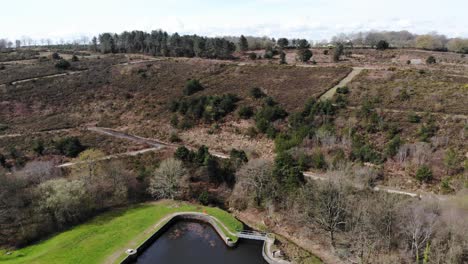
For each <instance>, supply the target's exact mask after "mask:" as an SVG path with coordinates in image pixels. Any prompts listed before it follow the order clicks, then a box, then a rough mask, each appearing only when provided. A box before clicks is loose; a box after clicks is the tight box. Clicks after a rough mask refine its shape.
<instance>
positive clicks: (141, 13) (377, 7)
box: [0, 0, 468, 40]
mask: <svg viewBox="0 0 468 264" xmlns="http://www.w3.org/2000/svg"><path fill="white" fill-rule="evenodd" d="M0 1H1V2H2V3H0V8H1V12H0V13H1V15H0V38H8V39H10V40H14V39H20V38H21V37H23V36H29V37H31V38H33V39H41V38H50V39H53V40H59V39H64V40H72V39H76V38H78V37H79V36H82V35H84V36H89V37H90V36H94V35H97V34H99V33H102V32H117V33H120V32H122V31H125V30H144V31H151V30H154V29H163V30H166V31H168V32H170V33H174V32H179V33H181V34H198V35H204V36H226V35H241V34H243V35H252V36H265V35H266V36H270V37H275V38H278V37H288V38H305V39H309V40H322V39H330V38H331V37H332V36H334V35H336V34H338V33H341V32H344V33H351V32H358V31H368V30H408V31H410V32H413V33H419V34H424V33H428V32H434V31H435V32H438V33H441V34H445V35H447V36H449V37H468V0H445V1H440V0H424V1H423V0H389V1H382V0H327V1H326V0H293V1H292V0H251V1H247V0H219V1H215V0H199V1H195V0H177V1H174V0H165V1H162V0H125V1H123V0H75V1H69V0H40V1H39V0H21V1H19V0H18V1H17V0H0Z"/></svg>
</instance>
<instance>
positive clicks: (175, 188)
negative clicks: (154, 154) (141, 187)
mask: <svg viewBox="0 0 468 264" xmlns="http://www.w3.org/2000/svg"><path fill="white" fill-rule="evenodd" d="M185 174H186V170H185V168H184V166H183V164H182V162H181V161H180V160H176V159H173V158H169V159H166V160H164V161H162V162H161V164H160V165H159V168H157V169H156V171H155V172H154V175H153V177H152V178H151V180H150V186H149V187H148V192H149V193H150V194H151V195H152V196H153V197H155V198H158V199H164V198H169V199H174V198H176V197H177V196H178V195H179V194H180V187H181V181H182V178H183V176H184V175H185Z"/></svg>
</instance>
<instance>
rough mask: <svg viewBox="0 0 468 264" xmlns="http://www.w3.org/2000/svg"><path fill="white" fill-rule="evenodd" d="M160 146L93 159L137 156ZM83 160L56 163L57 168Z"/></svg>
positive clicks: (79, 162) (70, 165)
mask: <svg viewBox="0 0 468 264" xmlns="http://www.w3.org/2000/svg"><path fill="white" fill-rule="evenodd" d="M160 149H161V148H147V149H142V150H136V151H129V152H124V153H118V154H112V155H109V156H105V157H102V158H100V159H97V160H95V161H103V160H110V159H115V158H121V157H127V156H137V155H139V154H143V153H146V152H152V151H157V150H160ZM82 163H84V162H82V161H77V162H67V163H63V164H60V165H58V166H57V167H58V168H67V167H72V166H75V165H77V164H82Z"/></svg>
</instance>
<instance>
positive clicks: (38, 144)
mask: <svg viewBox="0 0 468 264" xmlns="http://www.w3.org/2000/svg"><path fill="white" fill-rule="evenodd" d="M32 150H33V151H34V153H36V154H37V155H39V156H42V154H43V153H44V150H45V147H44V143H43V142H42V141H41V140H35V141H34V142H33V146H32Z"/></svg>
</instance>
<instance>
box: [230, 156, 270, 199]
mask: <svg viewBox="0 0 468 264" xmlns="http://www.w3.org/2000/svg"><path fill="white" fill-rule="evenodd" d="M272 171H273V164H272V162H271V161H267V160H261V159H255V160H250V161H249V162H248V163H246V164H245V165H244V166H242V167H241V168H240V169H239V171H238V172H237V173H236V182H237V184H236V186H235V188H234V192H233V193H234V195H235V196H236V195H237V196H240V197H249V198H250V199H252V200H253V201H254V202H255V204H256V205H257V206H260V205H261V203H262V201H263V200H264V199H266V198H269V197H272V196H273V195H274V193H275V191H274V190H275V188H274V186H273V185H274V181H273V178H272Z"/></svg>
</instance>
